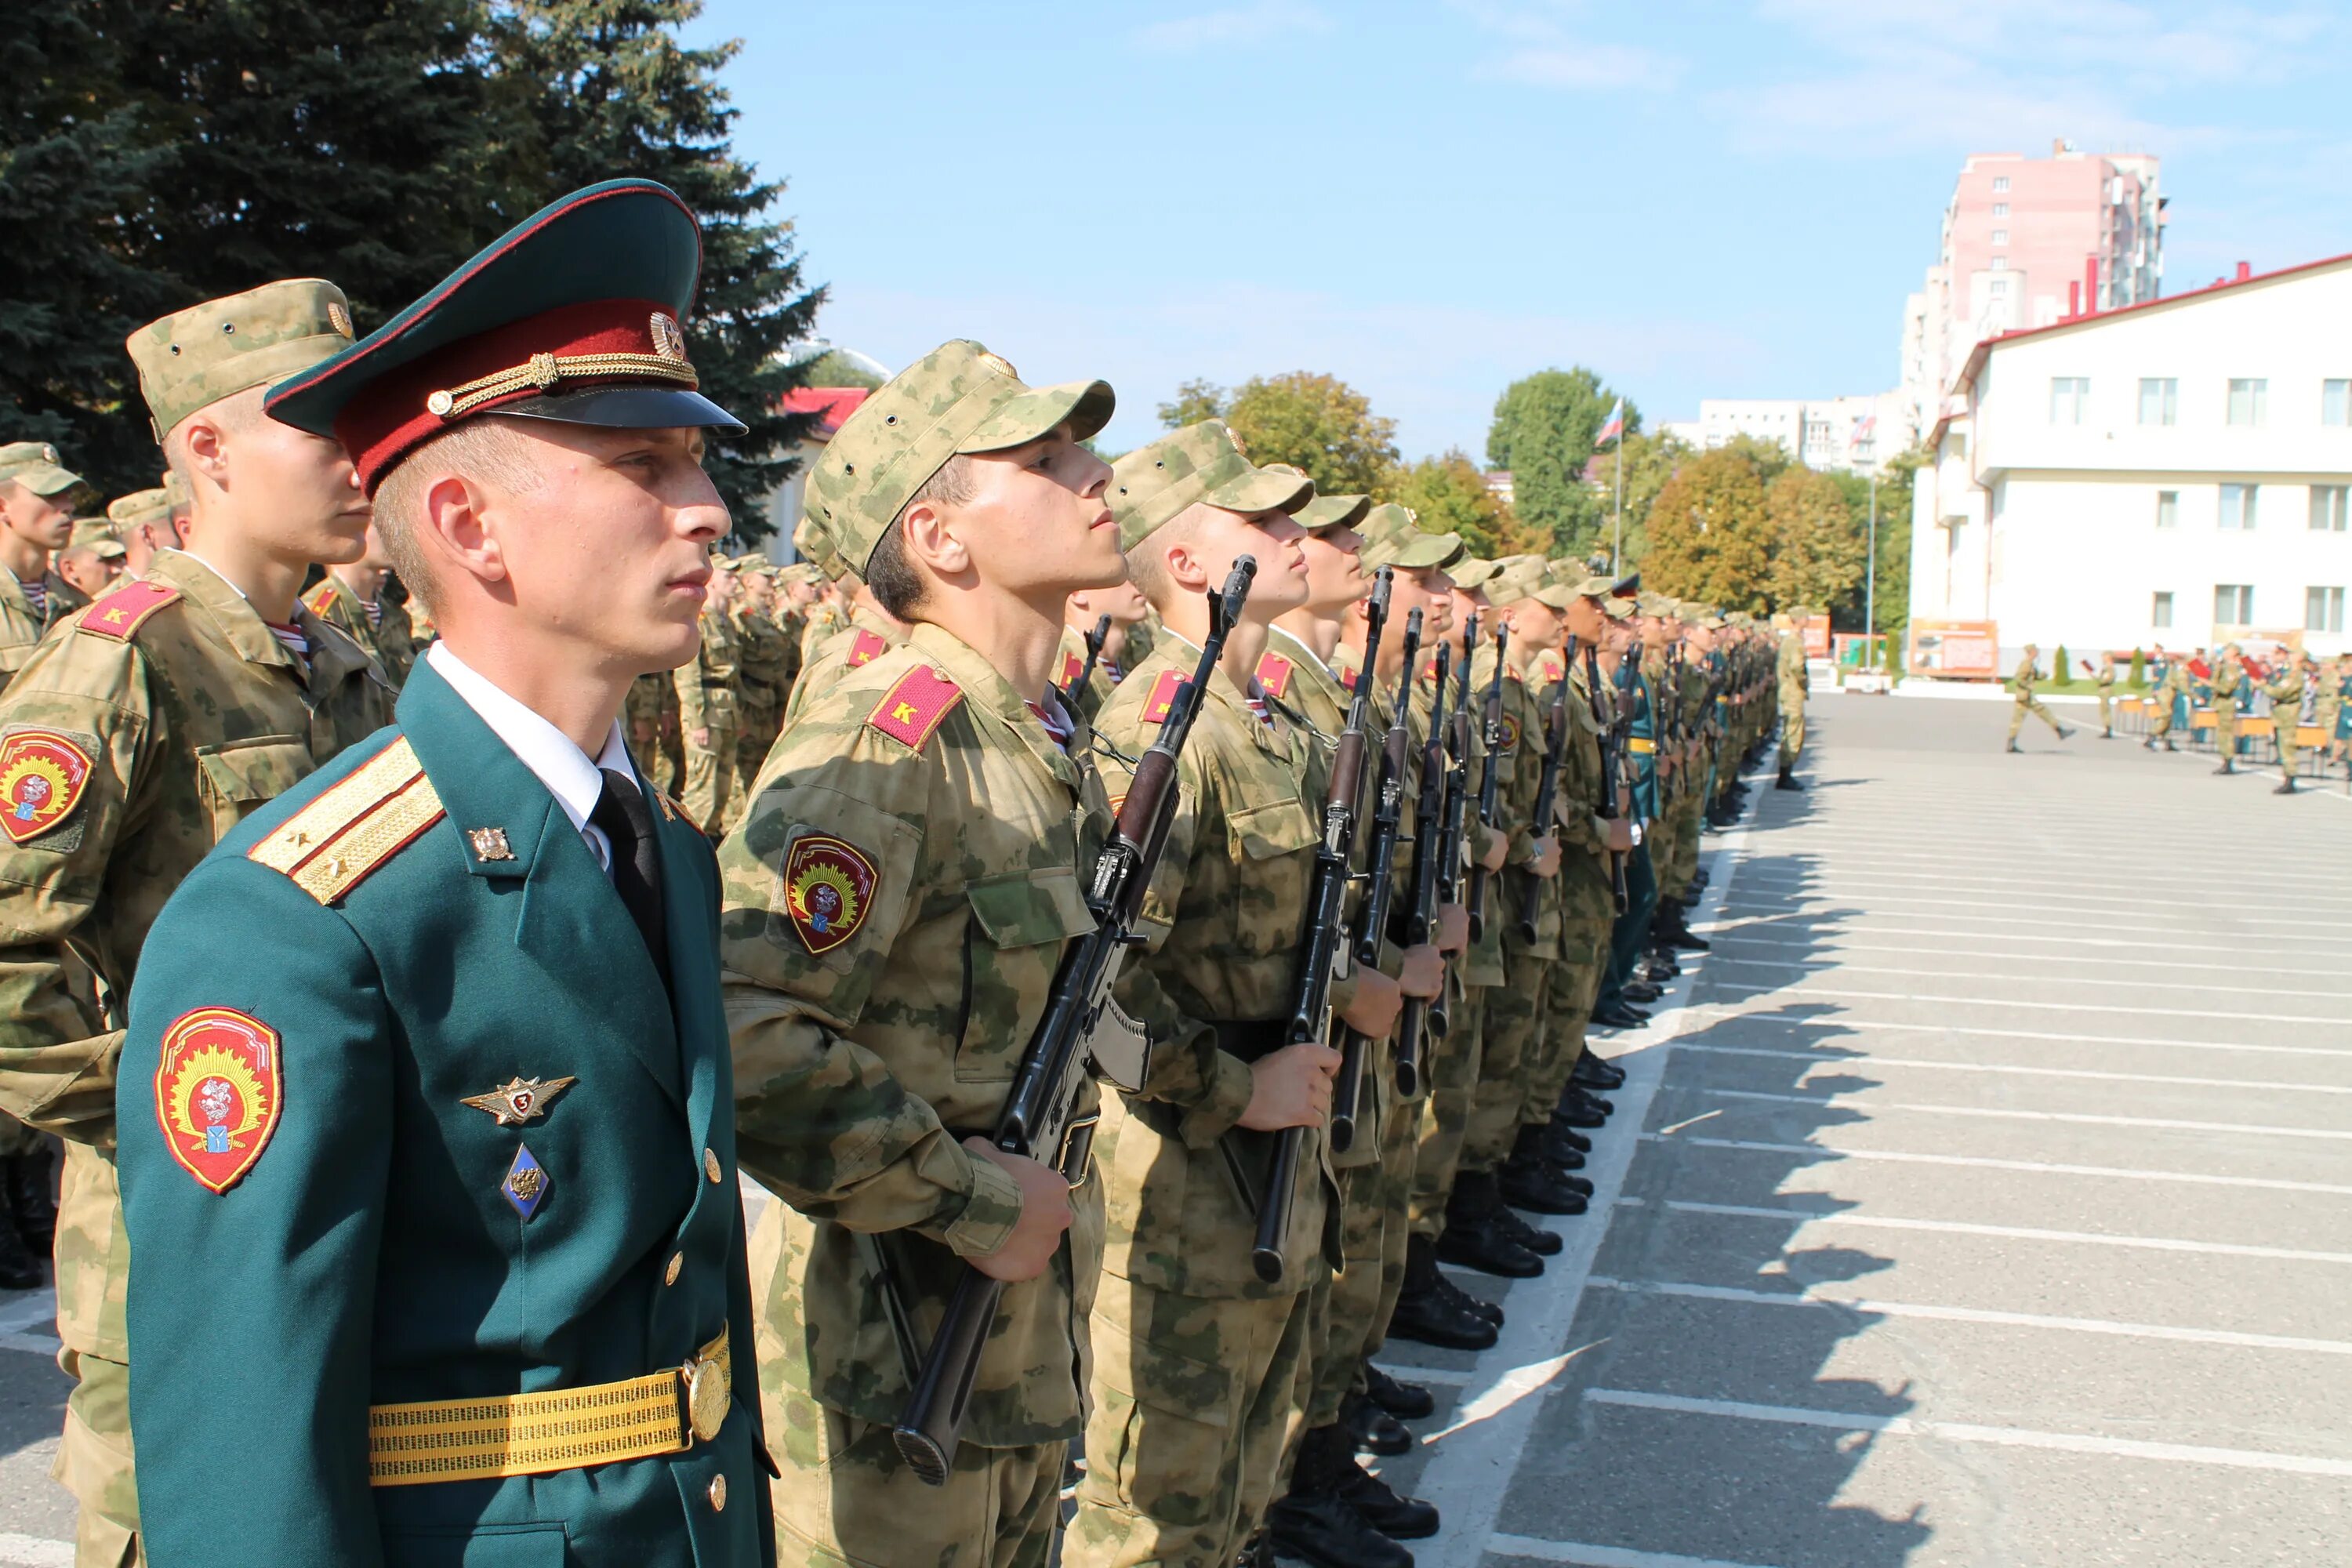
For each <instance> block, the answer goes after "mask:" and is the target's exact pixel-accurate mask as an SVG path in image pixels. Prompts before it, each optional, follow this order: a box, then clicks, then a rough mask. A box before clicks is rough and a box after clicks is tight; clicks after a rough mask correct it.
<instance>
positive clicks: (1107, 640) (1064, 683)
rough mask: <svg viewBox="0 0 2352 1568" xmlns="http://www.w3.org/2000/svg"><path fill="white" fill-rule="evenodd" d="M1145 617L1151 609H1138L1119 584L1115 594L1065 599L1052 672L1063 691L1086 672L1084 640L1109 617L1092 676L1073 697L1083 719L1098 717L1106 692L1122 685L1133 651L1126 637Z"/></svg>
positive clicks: (1100, 591)
mask: <svg viewBox="0 0 2352 1568" xmlns="http://www.w3.org/2000/svg"><path fill="white" fill-rule="evenodd" d="M1150 613H1151V606H1150V605H1147V604H1145V603H1144V601H1143V595H1141V594H1140V593H1139V592H1137V590H1136V586H1135V584H1132V583H1121V584H1119V585H1118V586H1117V587H1115V588H1091V589H1087V590H1086V591H1085V592H1082V593H1076V594H1073V595H1070V602H1069V604H1068V605H1065V606H1064V608H1063V612H1062V647H1061V652H1060V653H1059V655H1058V656H1057V657H1056V658H1055V666H1054V684H1055V685H1056V686H1058V687H1060V688H1062V689H1064V690H1065V691H1066V690H1067V689H1069V685H1070V683H1071V682H1072V681H1074V680H1076V679H1077V678H1078V676H1079V675H1080V674H1081V673H1083V672H1084V671H1085V670H1086V668H1087V637H1091V636H1092V635H1093V634H1094V629H1095V626H1096V625H1097V623H1098V622H1099V621H1100V620H1101V619H1102V617H1103V616H1109V617H1110V625H1109V626H1108V628H1107V629H1106V630H1105V632H1104V634H1103V645H1102V651H1101V652H1100V653H1099V654H1098V655H1097V657H1096V658H1095V667H1094V671H1093V673H1092V674H1090V675H1087V684H1086V688H1085V689H1083V690H1082V691H1080V692H1079V693H1078V694H1077V699H1078V706H1079V707H1081V708H1083V709H1085V710H1087V717H1088V718H1092V717H1093V716H1094V715H1095V714H1097V713H1099V712H1101V711H1102V705H1103V704H1104V703H1105V702H1107V701H1108V700H1110V694H1111V690H1112V689H1113V688H1114V687H1116V686H1118V683H1119V682H1120V681H1122V680H1124V679H1127V666H1128V664H1129V662H1132V660H1133V658H1134V656H1135V649H1136V647H1137V645H1136V644H1135V643H1134V642H1133V640H1132V639H1131V638H1130V637H1129V632H1130V630H1131V629H1132V628H1133V627H1135V626H1139V625H1140V624H1141V623H1142V621H1143V618H1144V617H1145V616H1148V615H1150Z"/></svg>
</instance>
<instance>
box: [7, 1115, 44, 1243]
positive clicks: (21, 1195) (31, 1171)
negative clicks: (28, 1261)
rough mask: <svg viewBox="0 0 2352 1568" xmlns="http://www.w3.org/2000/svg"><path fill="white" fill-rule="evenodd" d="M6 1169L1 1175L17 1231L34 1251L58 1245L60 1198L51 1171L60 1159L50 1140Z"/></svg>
mask: <svg viewBox="0 0 2352 1568" xmlns="http://www.w3.org/2000/svg"><path fill="white" fill-rule="evenodd" d="M7 1167H8V1168H7V1171H6V1173H5V1175H0V1182H5V1184H6V1186H7V1189H8V1207H9V1209H10V1210H11V1211H12V1212H13V1213H14V1214H15V1215H16V1234H17V1235H19V1236H21V1237H24V1238H25V1245H26V1247H30V1248H32V1249H33V1250H34V1251H35V1252H43V1253H45V1252H47V1251H48V1250H49V1248H50V1247H53V1246H55V1245H56V1244H57V1239H58V1200H57V1194H54V1193H52V1192H51V1191H50V1190H49V1173H50V1172H51V1171H53V1170H55V1169H56V1168H57V1159H56V1156H55V1155H54V1154H52V1153H51V1152H50V1151H49V1144H48V1140H47V1139H43V1140H42V1141H41V1144H40V1147H38V1148H37V1149H35V1150H34V1151H33V1152H31V1153H29V1154H18V1155H16V1156H15V1157H14V1158H12V1159H10V1160H9V1161H8V1162H7Z"/></svg>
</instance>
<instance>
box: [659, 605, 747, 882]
mask: <svg viewBox="0 0 2352 1568" xmlns="http://www.w3.org/2000/svg"><path fill="white" fill-rule="evenodd" d="M734 603H735V574H734V573H732V572H730V571H729V570H728V569H727V568H726V567H725V565H723V564H722V563H719V562H717V561H713V562H712V563H711V572H710V595H709V599H708V600H706V601H705V603H704V604H703V606H702V652H701V654H700V656H699V657H698V658H696V659H695V661H694V662H693V663H692V664H682V665H680V666H678V667H677V670H676V671H674V672H673V674H672V677H671V683H672V684H673V685H674V686H675V687H676V688H677V722H678V732H679V734H680V735H681V736H682V737H683V739H684V741H685V743H686V780H685V784H683V786H682V787H681V788H680V789H679V791H678V804H679V805H683V806H685V807H686V816H687V820H688V821H689V822H691V823H693V824H694V825H695V826H697V827H699V828H700V829H702V831H703V832H704V833H706V834H708V835H709V837H711V838H713V839H714V840H715V839H717V838H718V837H719V835H720V834H722V833H724V832H725V831H726V825H727V820H728V812H727V808H728V805H729V803H730V802H731V801H732V800H733V799H734V796H735V725H736V709H735V676H736V669H737V667H738V663H739V661H740V659H741V658H742V655H743V645H742V640H741V639H740V637H737V636H736V633H735V623H734V621H733V620H732V619H731V618H730V611H731V610H732V609H733V606H734Z"/></svg>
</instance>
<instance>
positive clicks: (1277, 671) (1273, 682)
mask: <svg viewBox="0 0 2352 1568" xmlns="http://www.w3.org/2000/svg"><path fill="white" fill-rule="evenodd" d="M1257 683H1258V686H1259V687H1260V688H1261V689H1263V690H1264V691H1265V694H1266V695H1267V696H1268V697H1274V698H1279V697H1281V696H1282V695H1283V694H1284V693H1285V692H1286V691H1288V690H1289V689H1290V661H1289V660H1288V659H1286V658H1283V657H1282V656H1281V655H1280V654H1278V653H1269V654H1262V655H1260V656H1259V658H1258V661H1257Z"/></svg>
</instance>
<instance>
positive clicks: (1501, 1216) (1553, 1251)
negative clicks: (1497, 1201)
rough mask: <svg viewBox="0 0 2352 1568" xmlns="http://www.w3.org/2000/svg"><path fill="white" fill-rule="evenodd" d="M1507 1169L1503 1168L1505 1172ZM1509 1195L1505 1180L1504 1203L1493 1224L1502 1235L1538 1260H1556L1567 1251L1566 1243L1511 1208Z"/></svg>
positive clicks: (1507, 1183)
mask: <svg viewBox="0 0 2352 1568" xmlns="http://www.w3.org/2000/svg"><path fill="white" fill-rule="evenodd" d="M1508 1168H1509V1167H1507V1166H1506V1167H1505V1169H1508ZM1510 1195H1511V1191H1510V1183H1509V1182H1508V1180H1505V1181H1504V1183H1503V1196H1504V1198H1505V1200H1506V1202H1505V1203H1504V1205H1503V1206H1502V1207H1501V1208H1499V1209H1497V1210H1496V1211H1495V1223H1496V1225H1499V1226H1502V1227H1503V1234H1504V1235H1506V1236H1507V1237H1510V1238H1511V1239H1512V1240H1513V1241H1516V1242H1517V1243H1518V1244H1519V1245H1520V1246H1521V1247H1526V1248H1527V1249H1528V1251H1529V1252H1532V1253H1534V1254H1535V1255H1536V1256H1537V1257H1538V1258H1558V1257H1559V1255H1560V1254H1561V1253H1563V1252H1565V1251H1567V1250H1568V1243H1567V1242H1565V1241H1563V1240H1561V1239H1560V1238H1559V1237H1557V1236H1554V1235H1553V1234H1552V1233H1551V1232H1549V1231H1548V1230H1545V1229H1543V1228H1542V1227H1540V1226H1537V1225H1535V1224H1533V1223H1531V1222H1530V1221H1529V1220H1528V1216H1527V1215H1523V1214H1521V1213H1520V1212H1519V1211H1518V1210H1517V1209H1515V1208H1513V1207H1512V1206H1511V1205H1510V1204H1509V1202H1508V1201H1507V1200H1508V1199H1509V1197H1510Z"/></svg>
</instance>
